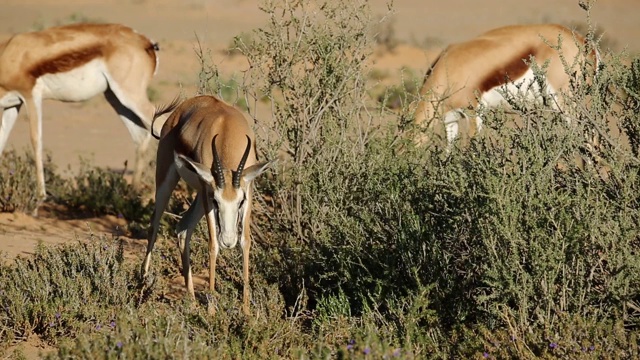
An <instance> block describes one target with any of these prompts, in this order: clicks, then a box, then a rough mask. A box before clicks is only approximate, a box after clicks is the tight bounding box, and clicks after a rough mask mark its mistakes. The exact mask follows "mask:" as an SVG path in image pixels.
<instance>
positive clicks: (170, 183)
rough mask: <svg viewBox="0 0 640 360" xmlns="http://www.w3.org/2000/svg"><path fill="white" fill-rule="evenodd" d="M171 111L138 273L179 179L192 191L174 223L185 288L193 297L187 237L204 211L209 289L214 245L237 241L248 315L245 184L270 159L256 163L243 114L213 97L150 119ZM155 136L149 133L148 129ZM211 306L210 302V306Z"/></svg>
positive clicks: (146, 268) (146, 265)
mask: <svg viewBox="0 0 640 360" xmlns="http://www.w3.org/2000/svg"><path fill="white" fill-rule="evenodd" d="M171 111H173V113H172V114H171V115H170V116H169V118H168V119H167V121H166V122H165V123H164V125H163V126H162V132H161V133H160V137H159V139H160V143H159V144H158V157H157V163H156V198H155V201H156V202H155V209H154V212H153V215H152V219H151V229H150V231H149V242H148V244H147V253H146V256H145V259H144V262H143V263H142V270H141V273H142V277H143V279H144V278H145V277H146V276H147V274H148V271H149V262H150V259H151V252H152V251H153V246H154V244H155V242H156V238H157V236H158V225H159V223H160V218H161V216H162V213H163V212H164V209H165V208H166V206H167V203H168V202H169V198H170V197H171V193H172V192H173V190H174V188H175V187H176V185H177V184H178V180H179V179H180V178H182V179H184V180H185V181H186V182H187V184H189V185H190V186H191V187H192V188H194V189H196V190H197V195H196V198H195V200H194V202H193V203H192V204H191V206H190V207H189V209H188V210H187V211H186V212H185V213H184V215H183V216H182V219H180V221H179V222H178V225H177V229H176V232H177V233H178V247H179V249H180V254H181V258H182V274H183V276H184V281H185V285H186V287H187V291H188V292H189V294H190V295H191V297H192V298H195V293H194V290H193V280H192V276H191V265H190V260H189V242H190V240H191V235H192V234H193V230H194V228H195V226H196V224H197V223H198V222H199V221H200V219H201V218H202V217H203V216H206V221H207V227H208V231H209V290H210V291H212V292H213V291H214V288H215V274H216V258H217V256H218V252H219V249H220V247H222V248H225V249H231V248H233V247H235V245H236V243H237V242H238V240H240V246H241V247H242V256H243V262H242V264H243V280H244V290H243V303H242V304H243V307H242V310H243V312H244V313H245V314H249V250H250V248H251V233H250V232H251V226H250V224H251V207H252V200H251V194H252V190H251V183H252V181H253V180H254V179H255V178H256V177H257V176H258V175H260V174H261V173H262V172H264V171H265V170H266V169H267V168H268V166H269V165H270V164H271V163H272V162H262V163H258V162H257V159H256V152H255V136H254V134H253V130H251V126H250V125H249V123H248V122H247V120H246V118H245V117H244V115H243V114H242V113H241V112H240V111H238V110H236V109H235V108H233V107H232V106H230V105H227V104H226V103H224V102H223V101H221V100H218V99H217V98H215V97H213V96H198V97H195V98H191V99H188V100H186V101H184V102H182V103H181V104H179V105H178V102H176V101H174V102H173V103H172V104H171V105H169V106H168V107H166V108H164V109H159V110H158V111H157V112H156V114H155V115H154V120H155V119H156V118H157V117H159V116H161V115H163V114H166V113H169V112H171ZM154 136H155V134H154ZM210 309H211V311H214V310H213V307H211V308H210Z"/></svg>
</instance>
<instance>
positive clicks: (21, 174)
mask: <svg viewBox="0 0 640 360" xmlns="http://www.w3.org/2000/svg"><path fill="white" fill-rule="evenodd" d="M55 170H56V168H55V166H54V165H53V163H52V162H51V156H50V155H48V154H47V155H46V156H45V160H44V176H45V183H46V186H47V190H48V191H49V192H50V193H51V192H53V193H56V192H57V191H58V188H59V187H60V186H62V184H63V181H62V179H61V178H60V177H59V176H58V175H57V174H56V173H55ZM36 188H37V186H36V165H35V161H34V160H33V157H32V155H31V153H30V152H24V154H22V155H19V154H18V153H17V152H16V151H15V150H9V151H5V152H3V153H2V156H0V212H14V211H18V212H27V213H31V212H33V211H34V210H35V209H36V208H37V206H38V205H39V204H38V196H37V192H36Z"/></svg>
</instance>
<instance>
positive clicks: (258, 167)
mask: <svg viewBox="0 0 640 360" xmlns="http://www.w3.org/2000/svg"><path fill="white" fill-rule="evenodd" d="M277 161H278V159H273V160H271V161H266V162H261V163H258V164H255V165H251V166H249V167H248V168H246V169H244V171H243V172H242V178H243V179H244V181H245V182H247V183H249V182H251V181H253V180H254V179H255V178H257V177H258V175H260V174H262V173H263V172H265V171H266V170H267V169H268V168H269V167H270V166H271V165H273V164H275V163H276V162H277Z"/></svg>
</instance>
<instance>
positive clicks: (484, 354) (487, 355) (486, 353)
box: [482, 351, 489, 359]
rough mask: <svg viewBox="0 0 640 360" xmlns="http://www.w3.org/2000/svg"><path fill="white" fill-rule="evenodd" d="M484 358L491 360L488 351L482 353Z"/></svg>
mask: <svg viewBox="0 0 640 360" xmlns="http://www.w3.org/2000/svg"><path fill="white" fill-rule="evenodd" d="M482 357H483V358H485V359H488V358H489V353H488V352H486V351H485V352H483V353H482Z"/></svg>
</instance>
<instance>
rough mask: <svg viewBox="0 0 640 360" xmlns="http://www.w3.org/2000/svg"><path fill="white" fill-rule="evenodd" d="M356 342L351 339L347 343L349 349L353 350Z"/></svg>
mask: <svg viewBox="0 0 640 360" xmlns="http://www.w3.org/2000/svg"><path fill="white" fill-rule="evenodd" d="M355 344H356V341H355V340H353V339H351V340H349V342H348V343H347V350H353V346H354V345H355Z"/></svg>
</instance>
